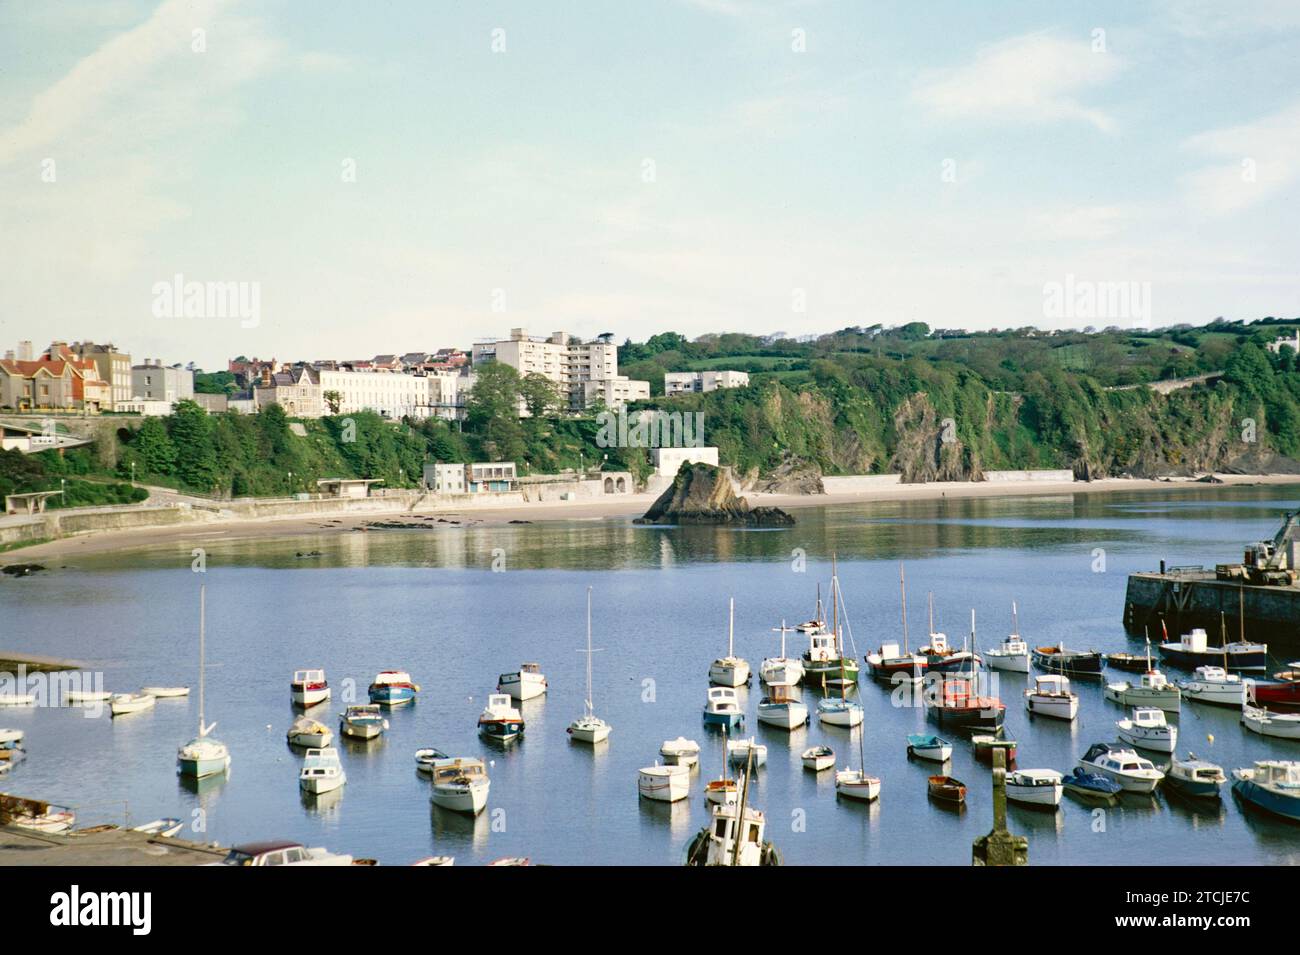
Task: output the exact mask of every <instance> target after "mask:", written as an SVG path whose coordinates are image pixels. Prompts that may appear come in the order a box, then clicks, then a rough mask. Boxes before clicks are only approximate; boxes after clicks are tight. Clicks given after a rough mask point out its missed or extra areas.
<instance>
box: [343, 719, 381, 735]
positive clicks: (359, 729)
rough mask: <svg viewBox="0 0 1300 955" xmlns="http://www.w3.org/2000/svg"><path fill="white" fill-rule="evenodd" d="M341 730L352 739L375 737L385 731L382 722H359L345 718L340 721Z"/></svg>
mask: <svg viewBox="0 0 1300 955" xmlns="http://www.w3.org/2000/svg"><path fill="white" fill-rule="evenodd" d="M339 732H340V733H342V734H343V735H344V736H350V737H351V738H352V739H375V738H376V737H377V736H380V735H382V734H383V732H384V727H383V724H381V723H358V722H350V721H348V720H343V721H342V722H341V723H339Z"/></svg>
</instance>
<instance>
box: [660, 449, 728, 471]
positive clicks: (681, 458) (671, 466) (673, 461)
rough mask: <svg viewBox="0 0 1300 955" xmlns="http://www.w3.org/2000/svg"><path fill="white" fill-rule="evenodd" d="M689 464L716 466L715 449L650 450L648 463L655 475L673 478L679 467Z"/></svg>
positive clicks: (716, 452) (716, 453) (716, 455)
mask: <svg viewBox="0 0 1300 955" xmlns="http://www.w3.org/2000/svg"><path fill="white" fill-rule="evenodd" d="M688 461H689V462H690V463H691V464H712V465H713V466H714V467H715V468H716V467H717V466H718V449H717V448H652V449H651V450H650V463H651V464H653V465H654V468H655V474H662V475H663V476H664V477H675V476H676V474H677V472H678V470H680V469H681V466H682V465H683V464H684V463H686V462H688Z"/></svg>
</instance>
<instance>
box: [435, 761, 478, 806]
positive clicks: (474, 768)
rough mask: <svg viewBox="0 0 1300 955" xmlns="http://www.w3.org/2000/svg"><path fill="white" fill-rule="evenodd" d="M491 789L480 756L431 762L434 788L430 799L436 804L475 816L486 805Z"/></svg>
mask: <svg viewBox="0 0 1300 955" xmlns="http://www.w3.org/2000/svg"><path fill="white" fill-rule="evenodd" d="M490 789H491V782H490V781H489V780H488V774H487V766H486V765H485V764H484V762H483V760H481V759H474V758H473V757H459V758H456V759H438V760H435V761H434V763H433V791H432V792H431V793H430V795H429V800H430V801H431V802H432V803H433V804H434V805H435V806H441V807H442V808H443V809H450V810H451V811H452V812H467V813H469V814H470V815H474V816H476V815H478V814H479V813H480V812H482V811H483V807H484V806H486V805H487V799H488V791H489V790H490Z"/></svg>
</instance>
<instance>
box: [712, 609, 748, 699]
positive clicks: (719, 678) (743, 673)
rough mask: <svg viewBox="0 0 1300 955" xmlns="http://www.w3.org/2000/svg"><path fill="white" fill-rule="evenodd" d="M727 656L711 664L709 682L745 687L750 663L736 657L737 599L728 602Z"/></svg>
mask: <svg viewBox="0 0 1300 955" xmlns="http://www.w3.org/2000/svg"><path fill="white" fill-rule="evenodd" d="M728 608H729V609H728V614H727V655H726V656H725V657H719V658H718V659H716V660H714V661H713V662H712V663H710V664H709V682H710V683H712V684H713V685H714V686H732V687H734V686H744V685H745V684H746V683H748V682H749V678H750V672H749V661H747V660H745V659H744V658H742V657H738V656H736V599H735V598H734V597H733V598H731V600H730V601H729V602H728Z"/></svg>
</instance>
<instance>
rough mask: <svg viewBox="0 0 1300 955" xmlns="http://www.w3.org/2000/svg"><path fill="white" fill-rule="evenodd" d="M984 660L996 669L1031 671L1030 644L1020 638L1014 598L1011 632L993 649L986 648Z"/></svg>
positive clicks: (1012, 671)
mask: <svg viewBox="0 0 1300 955" xmlns="http://www.w3.org/2000/svg"><path fill="white" fill-rule="evenodd" d="M984 660H985V661H986V662H987V663H988V665H989V667H990V668H991V669H994V670H1006V671H1007V672H1010V673H1028V672H1029V645H1028V644H1027V643H1025V641H1024V640H1022V639H1021V638H1020V620H1019V615H1018V614H1017V613H1016V603H1015V601H1014V600H1013V601H1012V602H1011V633H1009V634H1008V635H1007V637H1006V639H1005V640H1003V641H1002V642H1001V643H1000V644H998V645H997V646H996V647H994V648H993V649H992V650H985V651H984Z"/></svg>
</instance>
